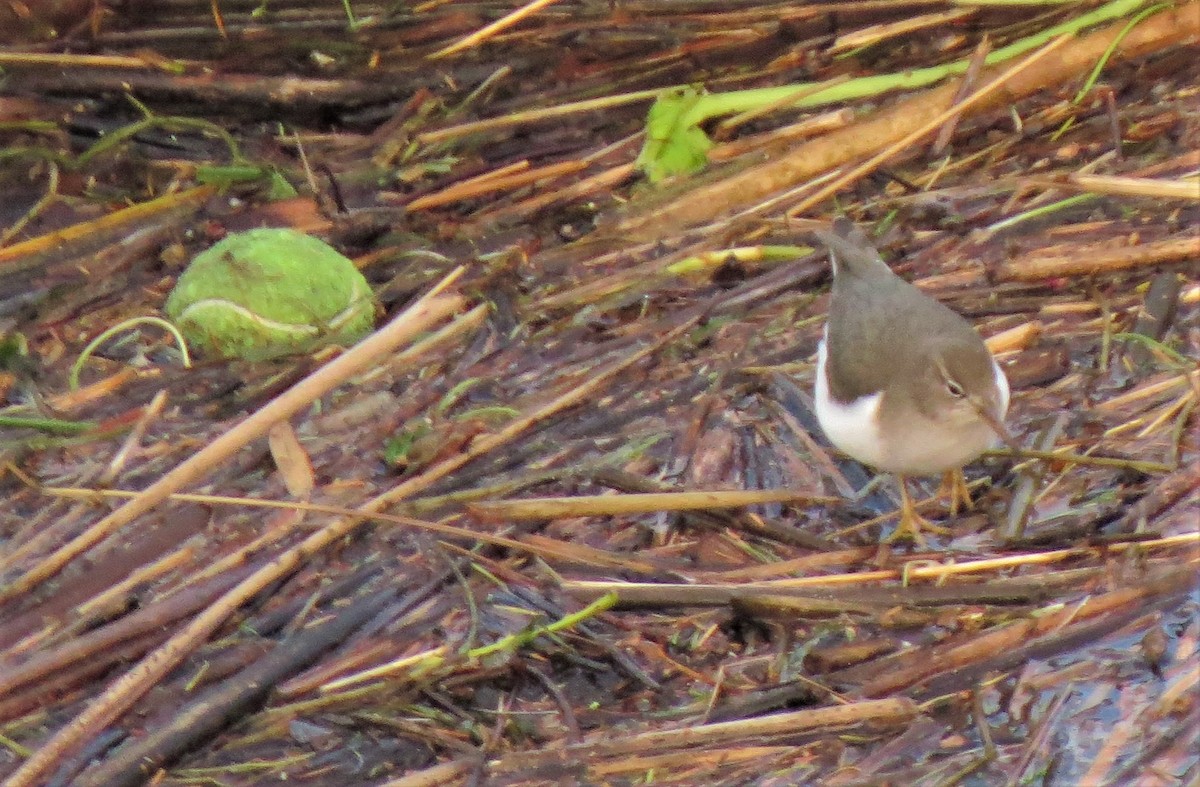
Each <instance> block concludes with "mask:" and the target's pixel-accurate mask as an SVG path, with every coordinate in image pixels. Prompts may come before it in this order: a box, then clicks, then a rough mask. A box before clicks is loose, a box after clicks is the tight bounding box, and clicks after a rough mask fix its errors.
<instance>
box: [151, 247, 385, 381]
mask: <svg viewBox="0 0 1200 787" xmlns="http://www.w3.org/2000/svg"><path fill="white" fill-rule="evenodd" d="M165 310H166V312H167V316H168V317H170V318H171V320H172V321H173V322H174V323H175V324H176V325H177V326H179V329H180V331H182V332H183V335H184V337H185V338H186V339H187V340H188V343H189V344H191V345H192V346H194V347H197V348H199V349H200V350H201V351H203V352H207V353H210V354H213V355H219V356H223V357H225V358H243V359H247V360H264V359H267V358H275V357H278V356H281V355H288V354H292V353H300V352H307V351H310V350H313V349H316V348H317V347H323V346H325V345H328V344H351V343H353V342H356V341H358V340H359V339H361V338H362V337H363V336H365V335H366V334H368V333H370V331H371V329H372V327H373V326H374V322H375V304H374V301H373V300H372V297H371V288H370V286H369V285H368V284H367V280H366V279H365V278H363V275H362V274H361V273H359V271H358V269H357V268H355V267H354V263H353V262H351V261H350V260H349V259H347V258H346V257H344V256H343V255H341V254H339V253H338V252H337V251H336V250H335V249H334V248H333V247H332V246H330V245H329V244H327V243H325V242H323V241H320V240H317V239H316V238H313V237H310V236H308V235H305V234H304V233H302V232H297V231H296V230H291V229H255V230H248V231H246V232H238V233H234V234H231V235H229V236H227V237H226V238H225V239H224V240H221V241H220V242H218V243H216V244H215V245H213V246H212V247H211V248H209V249H208V250H206V251H203V252H201V253H200V254H198V255H196V258H195V259H194V260H192V262H191V264H190V265H189V266H188V268H187V270H185V271H184V272H183V275H181V276H180V277H179V281H178V282H176V284H175V289H173V290H172V291H171V294H170V296H168V298H167V303H166V306H165Z"/></svg>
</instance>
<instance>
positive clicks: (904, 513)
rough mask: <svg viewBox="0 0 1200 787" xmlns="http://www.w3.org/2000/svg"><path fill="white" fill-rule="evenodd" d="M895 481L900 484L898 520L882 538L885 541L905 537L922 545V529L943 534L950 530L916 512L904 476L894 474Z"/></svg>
mask: <svg viewBox="0 0 1200 787" xmlns="http://www.w3.org/2000/svg"><path fill="white" fill-rule="evenodd" d="M896 481H897V482H899V484H900V521H899V522H897V523H896V529H895V530H894V531H893V532H892V534H891V535H890V536H888V537H887V538H885V539H884V542H885V543H889V544H890V543H892V542H893V541H899V540H901V539H905V538H907V539H909V540H910V541H913V542H915V543H916V544H917V545H918V546H922V547H923V546H925V536H924V533H923V532H922V531H929V532H931V533H941V534H943V535H944V534H946V533H949V532H950V531H949V530H947V529H946V528H944V527H939V526H938V525H935V524H933V523H932V522H930V521H929V520H928V519H926V518H925V517H923V516H921V515H920V514H918V513H917V507H916V506H915V505H913V500H912V498H911V497H909V496H908V484H907V483H905V480H904V476H902V475H898V476H896Z"/></svg>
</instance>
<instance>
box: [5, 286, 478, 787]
mask: <svg viewBox="0 0 1200 787" xmlns="http://www.w3.org/2000/svg"><path fill="white" fill-rule="evenodd" d="M463 270H464V269H463V268H461V267H459V268H456V269H454V270H453V271H451V272H450V273H449V274H448V275H447V276H446V277H445V278H443V279H442V280H441V282H439V283H438V284H437V285H436V286H435V287H434V288H433V289H432V290H431V291H430V292H429V293H427V294H426V295H424V296H422V297H421V298H420V299H419V300H417V301H416V302H415V303H414V304H413V305H412V306H410V307H409V308H408V309H406V310H405V311H404V312H403V313H402V314H400V315H399V316H398V317H396V318H395V319H394V320H392V322H390V323H388V325H386V326H384V328H382V329H381V330H379V331H377V332H375V333H374V334H372V335H371V336H369V337H367V338H366V339H364V340H363V341H361V342H359V343H358V344H357V345H355V346H354V347H353V348H351V349H350V350H349V351H347V352H346V354H345V355H342V356H340V357H338V358H335V359H334V360H333V361H331V362H329V363H328V364H326V365H325V366H323V367H321V368H320V369H318V370H317V371H315V372H314V373H313V374H311V375H309V376H308V377H306V378H305V379H304V380H301V381H300V382H299V383H297V384H296V385H294V386H292V387H291V388H290V389H288V390H287V391H286V392H284V393H283V394H281V395H280V396H278V397H276V398H275V399H273V400H271V401H270V402H268V403H267V404H266V405H265V406H264V407H262V408H260V409H259V410H257V411H256V412H254V413H253V414H251V415H250V416H248V417H247V418H246V419H245V420H243V421H242V422H241V423H239V424H238V425H236V426H235V427H233V428H232V429H230V430H229V431H228V432H226V433H225V434H223V435H221V436H220V437H218V438H217V439H216V440H214V441H213V442H212V443H210V444H209V445H207V446H206V447H205V448H203V449H201V450H200V451H199V452H198V453H197V454H196V455H194V456H193V457H192V458H190V459H188V460H186V461H185V462H183V463H182V464H180V465H178V466H177V467H176V468H175V469H174V470H172V471H171V472H169V473H167V474H166V475H165V476H163V477H162V478H161V479H159V480H158V481H157V482H155V483H154V484H151V486H150V487H149V488H147V489H146V490H145V491H143V492H142V493H141V495H139V496H138V497H136V498H134V499H133V500H131V501H129V502H128V503H126V504H125V505H123V506H121V507H120V508H118V509H117V510H116V511H114V512H113V513H112V514H109V515H108V516H107V517H105V518H104V519H102V520H101V521H100V522H98V523H97V524H96V525H95V526H93V527H92V528H90V529H89V530H88V531H86V532H85V533H84V534H83V535H81V536H80V537H79V538H77V539H75V540H74V541H72V542H70V543H68V544H66V545H64V546H63V548H62V549H60V550H59V551H58V552H55V553H54V554H53V555H51V556H50V558H48V559H47V560H45V561H43V562H42V564H40V565H39V566H37V567H35V568H34V570H33V571H31V572H29V573H28V574H26V575H24V576H22V577H21V578H19V579H18V580H17V582H15V583H14V584H13V585H12V586H10V587H8V588H5V589H4V590H5V593H6V595H11V594H12V593H14V592H15V591H14V588H19V589H26V588H29V587H33V586H34V585H36V584H37V583H38V582H40V581H41V580H42V579H44V578H46V577H48V576H51V575H53V574H54V573H56V572H57V571H58V570H59V569H61V568H62V566H64V565H65V564H66V563H67V562H69V561H70V560H71V559H72V558H74V557H76V556H78V555H79V554H80V553H82V552H83V551H85V550H86V549H88V548H90V546H92V545H94V544H95V543H97V542H98V541H99V540H101V539H102V538H104V537H105V536H107V535H108V534H110V533H112V532H115V531H116V530H117V529H118V528H119V527H122V526H123V525H125V524H128V523H129V522H132V521H133V520H134V519H136V518H137V517H138V516H139V515H141V514H143V513H145V512H146V511H149V510H150V509H151V508H153V507H154V506H156V505H157V504H158V503H160V502H162V501H163V500H165V499H166V498H167V497H168V496H169V495H170V494H171V493H172V492H175V491H178V490H179V489H180V488H181V487H183V486H186V485H188V484H190V483H193V482H195V481H197V480H199V479H200V478H201V477H202V476H203V475H204V473H206V472H207V471H208V470H209V468H211V467H212V466H213V465H214V464H216V463H219V462H221V461H223V460H224V459H226V458H228V457H229V456H231V455H232V454H233V453H234V452H236V451H237V450H238V449H240V448H241V447H242V446H244V445H245V444H246V443H247V442H248V441H250V440H253V439H256V438H258V437H262V436H263V435H265V434H266V433H267V430H269V429H270V428H271V426H272V425H274V424H275V423H276V422H278V421H280V420H283V419H285V418H288V417H290V416H291V415H292V414H294V413H295V412H297V411H298V410H300V409H301V408H303V407H307V406H308V405H309V403H311V402H312V401H313V400H315V399H317V398H319V397H321V396H324V395H325V394H326V393H327V392H328V391H330V390H332V389H333V388H334V387H336V386H337V385H340V384H341V383H343V382H344V381H345V380H346V379H347V378H348V377H351V376H353V375H355V374H358V373H360V372H362V371H364V370H365V369H367V368H369V367H370V366H371V365H372V364H375V363H378V362H380V361H381V360H383V359H384V358H385V357H386V356H388V355H390V354H391V353H392V352H394V351H395V349H396V348H397V347H399V346H400V345H402V344H404V343H405V342H407V341H410V340H411V339H412V338H413V337H414V336H416V335H417V334H419V333H421V332H422V331H424V330H427V329H428V328H430V327H431V326H432V325H434V324H436V323H438V322H441V321H442V320H443V319H445V318H446V317H448V316H450V315H451V314H453V313H454V312H456V311H458V310H459V309H460V308H461V307H462V305H463V304H464V302H465V299H464V298H462V297H461V296H459V295H449V294H445V290H446V288H448V287H449V286H450V285H451V284H453V283H454V282H455V281H456V280H457V279H458V278H459V277H460V276H461V275H462V273H463ZM355 522H356V520H352V519H345V520H339V521H338V522H335V523H334V524H333V525H329V526H327V527H324V528H322V529H321V530H318V531H317V532H315V533H313V534H312V535H311V536H309V537H308V538H306V539H305V540H304V541H303V542H301V543H300V544H299V545H298V546H296V547H294V548H292V549H290V550H288V551H287V552H285V553H283V554H281V555H279V556H278V557H277V558H276V559H274V560H272V561H270V562H268V563H266V564H265V565H264V566H263V567H262V568H260V569H258V570H257V571H255V572H254V573H253V574H252V575H250V576H249V577H248V578H247V579H245V580H243V581H242V582H240V583H239V584H238V585H236V586H235V587H234V588H233V589H231V590H229V591H228V592H227V593H225V594H224V595H222V596H221V597H220V598H219V599H217V601H215V602H214V603H213V604H211V605H210V606H209V607H208V608H206V609H205V610H204V611H203V612H201V613H200V614H199V615H198V616H197V617H196V618H194V619H193V620H192V621H191V622H189V623H188V624H187V625H186V626H184V627H183V628H182V629H181V630H180V631H179V632H177V633H176V634H174V635H173V636H172V637H171V638H170V639H169V640H167V641H166V642H165V643H164V644H163V645H162V646H160V647H159V648H158V649H157V650H154V651H153V652H151V653H149V654H147V655H146V656H145V657H144V658H143V659H142V660H141V661H139V662H138V663H137V664H136V665H134V666H133V667H132V668H131V669H130V670H129V671H128V672H126V673H125V674H123V675H122V676H121V677H119V678H117V679H116V680H115V681H113V683H112V684H111V685H109V687H108V688H107V689H106V690H105V691H104V692H103V693H102V694H101V695H100V696H98V697H97V698H96V699H94V700H93V701H92V702H91V704H89V705H88V706H87V707H86V708H85V709H84V710H83V711H82V712H81V713H80V714H79V715H78V716H76V717H75V718H74V719H72V720H71V722H70V723H68V724H67V725H66V726H65V727H62V728H61V729H59V730H58V732H56V733H55V734H54V735H53V736H51V738H50V739H49V740H48V741H46V742H45V743H44V744H42V746H41V747H40V748H38V750H37V751H36V752H34V754H33V756H31V757H30V758H29V759H27V760H26V761H25V762H24V763H23V764H22V765H21V767H20V768H18V769H17V770H16V771H15V772H14V773H13V774H12V775H11V776H10V777H9V780H8V781H7V782H6V787H32V786H33V785H35V784H38V783H39V782H40V781H41V780H42V777H43V776H45V774H46V773H47V771H49V770H50V769H52V768H54V767H55V766H57V765H58V764H59V763H60V762H62V761H63V759H64V758H66V757H68V756H71V755H72V754H73V753H74V752H75V751H77V750H78V749H79V747H80V746H82V745H83V744H84V742H85V741H87V740H88V739H90V737H91V736H94V735H96V734H97V733H98V732H99V731H100V730H101V729H103V728H104V727H105V726H107V725H109V724H112V723H113V722H114V721H116V720H117V719H118V718H119V717H120V716H121V714H122V713H124V712H125V711H126V710H127V709H128V708H129V707H131V706H132V705H133V704H134V703H135V702H136V701H137V700H138V699H139V698H140V697H142V696H143V695H144V694H145V693H146V692H147V691H149V690H150V689H151V688H152V687H153V686H154V685H155V684H156V683H158V682H159V681H160V680H162V678H163V677H164V676H165V675H167V674H168V673H169V672H170V671H171V670H172V669H174V668H175V667H176V666H177V665H178V664H179V663H180V662H182V661H183V659H184V658H186V656H187V654H188V653H191V652H192V651H193V650H195V648H196V647H198V646H199V644H200V643H201V642H203V641H204V640H205V639H207V638H208V637H209V636H211V635H212V632H213V631H215V630H216V629H217V628H218V627H219V626H220V625H221V624H222V623H224V622H225V620H227V619H228V617H229V616H230V615H231V614H233V612H234V611H235V610H236V609H238V608H239V607H241V606H242V605H243V604H245V603H246V602H247V601H249V600H250V599H251V598H253V597H254V596H255V595H257V594H258V593H260V592H261V591H262V589H263V588H264V587H266V586H267V585H269V584H270V583H272V582H275V581H277V580H278V579H279V578H281V577H283V576H286V575H287V574H288V573H290V572H291V571H293V570H295V568H296V567H297V566H298V565H299V564H300V563H301V562H302V561H303V560H304V559H305V558H306V557H307V556H308V555H310V554H313V553H314V552H317V551H319V550H321V549H322V548H324V547H325V546H327V545H328V544H329V543H331V542H332V541H333V540H336V539H337V538H340V537H341V536H343V535H345V533H347V532H349V531H350V530H351V529H352V527H353V524H354V523H355ZM16 592H19V591H16Z"/></svg>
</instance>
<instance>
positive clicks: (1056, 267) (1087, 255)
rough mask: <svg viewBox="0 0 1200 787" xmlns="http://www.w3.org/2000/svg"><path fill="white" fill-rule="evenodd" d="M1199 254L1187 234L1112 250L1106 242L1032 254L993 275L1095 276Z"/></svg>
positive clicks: (1008, 277) (1185, 259) (1017, 278)
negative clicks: (1066, 252) (1059, 252)
mask: <svg viewBox="0 0 1200 787" xmlns="http://www.w3.org/2000/svg"><path fill="white" fill-rule="evenodd" d="M1198 257H1200V238H1197V237H1196V236H1195V234H1193V233H1188V234H1186V235H1183V236H1180V237H1175V238H1165V239H1163V240H1158V241H1152V242H1150V243H1142V244H1139V245H1137V246H1129V247H1127V248H1118V249H1113V248H1112V247H1111V245H1107V246H1099V247H1092V248H1088V249H1073V250H1072V251H1071V253H1070V254H1034V255H1030V256H1028V257H1026V258H1025V259H1023V260H1014V261H1012V262H1007V263H1005V264H1003V265H1001V266H1000V267H999V268H998V269H997V270H996V278H997V279H999V280H1001V281H1041V280H1042V279H1053V278H1057V277H1059V276H1095V275H1098V274H1103V273H1113V272H1117V271H1128V270H1135V269H1138V268H1145V267H1148V266H1150V265H1163V264H1167V263H1176V262H1188V261H1190V260H1195V259H1196V258H1198Z"/></svg>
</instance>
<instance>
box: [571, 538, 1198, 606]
mask: <svg viewBox="0 0 1200 787" xmlns="http://www.w3.org/2000/svg"><path fill="white" fill-rule="evenodd" d="M1196 545H1200V533H1181V534H1178V535H1174V536H1168V537H1166V538H1157V539H1152V540H1149V541H1136V542H1117V543H1112V544H1105V545H1103V546H1100V547H1072V548H1070V549H1055V550H1050V551H1048V552H1032V553H1027V554H1022V555H1009V556H1006V557H995V558H985V559H982V560H971V561H967V562H965V563H949V564H931V562H930V561H929V560H924V559H922V560H913V561H909V562H907V563H905V564H904V566H903V567H901V568H899V569H884V570H879V571H858V572H855V573H852V574H826V575H822V576H815V577H798V578H794V579H776V580H766V581H761V582H743V583H737V584H707V585H697V584H689V585H671V584H664V583H656V582H609V581H575V582H563V583H562V589H563V590H564V591H566V592H567V593H569V594H571V595H572V596H574V597H576V598H578V599H582V600H588V599H592V598H595V597H598V596H602V595H604V594H606V593H616V594H617V596H618V598H619V599H620V600H619V602H618V607H619V606H621V605H623V604H635V603H636V604H648V603H654V602H658V603H660V604H661V605H663V606H667V605H670V604H672V603H674V602H675V601H684V602H695V601H697V600H703V601H704V603H712V602H713V599H718V598H723V597H725V596H732V595H733V594H736V595H737V596H738V598H750V597H752V596H754V595H757V594H762V595H770V594H771V593H774V592H778V591H779V590H781V589H789V588H806V587H821V586H829V585H833V586H843V585H858V584H865V583H869V582H884V581H890V580H900V579H903V580H905V581H908V582H911V581H913V580H918V579H925V580H934V581H936V580H940V579H945V578H948V577H952V576H956V575H960V574H980V573H984V572H989V571H1004V570H1008V569H1012V568H1018V567H1022V566H1034V565H1042V566H1044V565H1050V564H1053V563H1060V562H1062V561H1064V560H1072V559H1076V558H1082V557H1098V556H1101V555H1105V554H1110V555H1111V554H1114V553H1120V552H1124V551H1126V550H1128V549H1134V548H1136V549H1138V550H1143V549H1159V548H1171V547H1179V546H1196ZM710 576H712V575H711V574H710Z"/></svg>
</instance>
